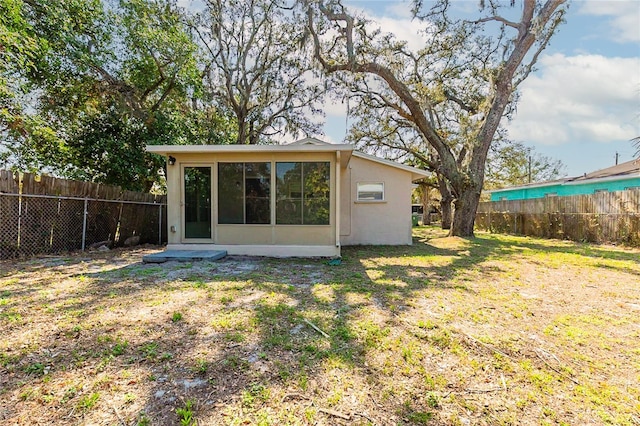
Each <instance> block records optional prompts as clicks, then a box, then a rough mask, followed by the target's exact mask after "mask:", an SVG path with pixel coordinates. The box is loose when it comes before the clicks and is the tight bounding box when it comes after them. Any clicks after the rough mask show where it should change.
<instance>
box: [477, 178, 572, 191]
mask: <svg viewBox="0 0 640 426" xmlns="http://www.w3.org/2000/svg"><path fill="white" fill-rule="evenodd" d="M568 179H575V178H567V179H565V180H561V181H556V182H542V183H534V184H531V185H520V186H509V187H507V188H500V189H492V190H489V191H485V192H486V193H488V194H492V193H494V192H502V191H515V190H519V189H529V188H543V187H545V186H555V185H558V186H561V185H566V182H567V180H568Z"/></svg>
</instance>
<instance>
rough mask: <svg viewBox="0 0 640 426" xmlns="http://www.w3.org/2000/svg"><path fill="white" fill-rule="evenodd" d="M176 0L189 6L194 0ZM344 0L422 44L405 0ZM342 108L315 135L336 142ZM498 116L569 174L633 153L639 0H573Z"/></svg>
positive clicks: (464, 3)
mask: <svg viewBox="0 0 640 426" xmlns="http://www.w3.org/2000/svg"><path fill="white" fill-rule="evenodd" d="M452 1H453V4H454V9H455V10H456V11H457V13H459V14H460V16H461V17H466V18H467V19H472V18H473V19H477V18H478V17H479V16H480V15H479V14H478V4H479V0H452ZM178 2H179V4H181V5H182V6H185V7H187V8H190V9H192V10H193V9H194V8H196V9H197V8H199V7H198V3H200V0H179V1H178ZM345 2H346V4H347V5H348V6H350V7H354V8H356V9H358V10H360V11H362V12H364V13H365V14H366V16H367V17H368V18H369V19H370V20H372V21H374V22H375V23H377V24H378V25H379V26H380V28H381V29H382V31H383V32H388V33H393V34H394V35H395V36H396V38H398V39H402V40H407V41H408V43H409V46H410V47H413V48H416V49H417V48H420V47H421V46H422V44H421V39H420V36H419V35H418V32H419V30H420V29H421V28H422V25H421V24H420V22H418V21H416V20H412V19H411V14H410V7H411V1H410V0H395V1H390V0H366V1H365V0H345ZM428 3H429V0H425V4H428ZM520 4H521V2H519V1H516V6H518V5H520ZM488 25H497V24H496V23H489V24H488ZM346 112H347V105H346V104H341V103H333V104H332V103H328V104H326V105H325V113H326V117H325V125H324V128H323V130H324V133H323V134H321V135H316V137H318V138H319V139H323V140H326V141H328V142H332V143H341V142H342V141H343V140H344V138H345V136H346V133H347V126H348V120H347V117H346ZM503 123H504V125H505V127H506V128H507V129H508V132H509V137H510V138H511V139H512V140H514V141H518V142H522V143H524V144H525V145H527V146H530V147H533V148H534V150H535V152H536V153H538V154H541V155H544V156H547V157H551V158H552V159H557V160H561V161H562V163H563V164H564V165H565V173H566V175H568V176H578V175H581V174H584V173H588V172H591V171H595V170H599V169H603V168H606V167H610V166H613V165H615V161H616V154H617V156H618V162H620V163H621V162H625V161H630V160H632V159H633V155H634V153H635V149H634V147H633V145H632V144H631V142H630V139H632V138H634V137H637V136H640V0H573V1H572V2H571V3H570V7H569V11H568V13H567V15H566V23H565V24H563V25H562V26H561V27H560V29H559V31H558V33H557V34H555V35H554V37H553V39H552V40H551V43H550V45H549V46H548V47H547V48H546V49H545V50H544V52H543V53H542V55H540V57H539V59H538V63H537V66H536V71H535V72H534V73H532V74H531V75H529V77H528V78H527V80H525V81H524V82H523V83H522V85H521V86H520V100H519V102H518V106H517V113H516V114H515V116H514V117H513V119H512V120H511V121H507V120H506V119H505V121H504V122H503Z"/></svg>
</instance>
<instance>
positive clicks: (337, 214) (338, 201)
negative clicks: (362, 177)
mask: <svg viewBox="0 0 640 426" xmlns="http://www.w3.org/2000/svg"><path fill="white" fill-rule="evenodd" d="M335 185H336V220H335V224H336V247H337V248H338V256H340V255H341V252H340V185H341V183H340V151H336V184H335Z"/></svg>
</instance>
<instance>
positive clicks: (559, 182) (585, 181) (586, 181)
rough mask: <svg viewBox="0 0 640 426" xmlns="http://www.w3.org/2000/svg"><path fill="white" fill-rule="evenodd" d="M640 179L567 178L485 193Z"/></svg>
mask: <svg viewBox="0 0 640 426" xmlns="http://www.w3.org/2000/svg"><path fill="white" fill-rule="evenodd" d="M638 178H640V173H635V174H632V175H617V176H607V177H602V178H592V179H582V180H575V179H576V178H566V179H563V180H557V181H553V182H547V183H540V184H532V185H521V186H510V187H509V188H501V189H492V190H490V191H485V192H486V193H487V194H494V193H498V192H505V191H519V190H521V189H531V188H543V187H545V186H564V185H567V186H569V185H585V184H591V183H601V182H609V181H622V180H631V179H638Z"/></svg>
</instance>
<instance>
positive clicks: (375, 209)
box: [340, 155, 412, 245]
mask: <svg viewBox="0 0 640 426" xmlns="http://www.w3.org/2000/svg"><path fill="white" fill-rule="evenodd" d="M379 182H381V183H384V200H382V201H358V198H357V197H358V195H357V190H358V189H357V188H358V183H379ZM341 183H342V188H341V196H342V197H341V198H342V199H341V206H342V208H341V210H342V212H341V219H340V224H341V226H340V240H341V242H342V244H343V245H358V244H392V245H404V244H411V242H412V239H411V174H410V173H408V172H406V171H404V170H400V169H397V168H392V167H389V166H386V165H384V164H380V163H377V162H374V161H371V160H368V159H365V158H360V157H357V156H356V155H353V156H352V157H351V160H350V162H349V166H348V168H347V170H346V171H345V173H344V174H343V179H342V182H341Z"/></svg>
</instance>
